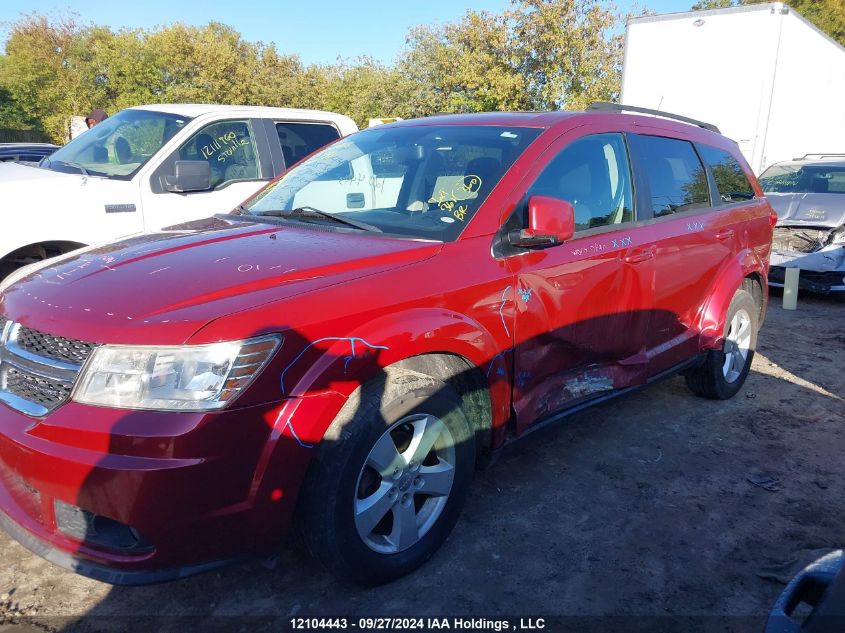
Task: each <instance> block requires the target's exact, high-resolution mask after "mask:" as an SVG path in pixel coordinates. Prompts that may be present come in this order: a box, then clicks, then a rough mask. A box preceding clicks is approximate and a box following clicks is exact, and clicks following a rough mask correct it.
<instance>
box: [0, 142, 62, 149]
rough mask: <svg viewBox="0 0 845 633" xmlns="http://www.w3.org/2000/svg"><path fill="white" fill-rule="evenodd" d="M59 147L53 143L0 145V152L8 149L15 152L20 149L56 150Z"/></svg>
mask: <svg viewBox="0 0 845 633" xmlns="http://www.w3.org/2000/svg"><path fill="white" fill-rule="evenodd" d="M58 147H59V145H54V144H53V143H0V150H3V149H10V150H17V149H22V148H27V149H29V148H33V149H56V148H58Z"/></svg>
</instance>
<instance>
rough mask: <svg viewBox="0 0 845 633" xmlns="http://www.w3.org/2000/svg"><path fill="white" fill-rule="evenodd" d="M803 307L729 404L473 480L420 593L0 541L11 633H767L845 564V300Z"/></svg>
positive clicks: (500, 467)
mask: <svg viewBox="0 0 845 633" xmlns="http://www.w3.org/2000/svg"><path fill="white" fill-rule="evenodd" d="M798 307H799V309H798V310H797V311H795V312H788V311H784V310H783V309H782V308H781V307H780V298H779V297H777V296H773V297H772V299H771V302H770V307H769V314H768V318H767V322H766V325H765V327H764V328H763V331H762V332H761V335H760V340H759V345H758V353H757V356H756V358H755V360H754V365H753V371H752V373H751V375H750V376H749V379H748V381H747V383H746V384H745V387H744V388H743V389H742V391H741V392H740V393H739V394H738V395H737V397H735V398H734V399H733V400H731V401H728V402H712V401H707V400H703V399H699V398H696V397H694V396H692V395H691V394H690V393H689V392H688V391H687V389H686V387H685V385H684V382H683V379H681V378H673V379H671V380H668V381H666V382H663V383H661V384H659V385H655V386H653V387H650V388H648V389H646V390H643V391H641V392H639V393H636V394H634V395H632V396H629V397H626V398H623V399H619V400H617V401H615V402H611V403H608V404H605V405H602V406H599V407H597V408H594V409H591V410H589V411H587V412H584V413H581V414H579V415H577V416H575V417H573V418H570V419H569V420H568V421H567V422H565V423H564V424H562V425H561V426H558V427H557V428H555V429H554V430H552V431H550V432H546V433H542V434H538V436H537V437H534V438H531V439H529V440H527V441H526V442H524V443H523V444H522V445H521V446H519V447H518V448H516V449H515V450H513V451H511V452H509V453H508V454H506V455H505V456H503V457H502V458H501V459H500V460H499V461H497V462H496V463H495V464H494V465H493V466H492V467H490V468H489V469H487V470H486V471H483V472H480V473H478V474H477V476H476V479H475V482H474V488H473V491H472V493H471V497H470V499H469V502H468V505H467V507H466V509H465V511H464V513H463V516H462V518H461V520H460V521H459V523H458V525H457V527H456V529H455V531H454V533H453V534H452V536H451V537H450V538H449V540H448V541H447V542H446V544H445V545H444V547H443V548H442V549H441V550H440V551H439V553H438V554H437V555H436V556H435V557H434V558H433V559H432V560H431V561H430V562H429V563H428V564H426V565H425V566H424V567H423V568H422V569H420V570H418V571H417V572H416V573H415V574H413V575H411V576H410V577H407V578H404V579H401V580H399V581H397V582H394V583H392V584H390V585H387V586H384V587H380V588H377V589H367V590H365V589H361V588H357V587H354V586H349V585H345V584H340V583H338V582H336V581H335V580H333V578H332V577H330V576H329V575H328V574H327V573H325V572H324V571H322V570H321V569H320V568H319V567H318V566H317V565H316V564H315V563H314V562H313V561H311V560H310V559H309V558H308V557H307V555H306V554H304V553H303V552H302V551H301V550H299V549H297V548H295V547H291V548H289V549H288V550H286V551H285V552H284V553H283V554H282V555H281V556H280V557H279V559H278V561H277V564H276V565H275V567H272V568H271V567H270V566H268V565H266V564H261V563H258V562H255V563H246V564H242V565H239V566H234V567H230V568H227V569H224V570H222V571H219V572H214V573H210V574H206V575H202V576H197V577H193V578H189V579H186V580H182V581H177V582H173V583H169V584H165V585H158V586H152V587H140V588H123V587H111V586H109V585H105V584H102V583H99V582H96V581H92V580H88V579H86V578H83V577H81V576H77V575H75V574H73V573H71V572H68V571H65V570H63V569H60V568H58V567H55V566H53V565H51V564H49V563H47V562H45V561H44V560H42V559H40V558H39V557H37V556H35V555H33V554H31V553H30V552H28V551H27V550H25V549H24V548H23V547H21V546H20V545H18V544H17V543H16V542H14V541H12V540H11V539H9V538H8V537H6V536H5V535H2V536H0V631H5V630H12V629H14V630H20V629H22V628H33V629H34V630H51V631H52V630H62V629H64V630H127V629H129V628H132V626H133V625H137V624H139V623H140V624H142V625H143V626H141V628H140V630H149V631H154V630H165V629H167V630H174V631H175V630H195V629H197V628H202V629H204V630H209V629H213V628H215V627H216V626H218V625H219V626H223V627H225V628H234V629H236V630H237V629H241V630H258V629H262V628H263V627H266V628H267V630H282V625H283V624H284V623H285V622H286V621H287V618H288V617H289V616H341V615H342V616H346V617H351V618H357V617H358V616H364V615H367V616H391V615H393V616H409V615H416V616H434V615H449V616H455V615H462V616H472V617H476V618H478V617H482V618H489V619H495V618H497V617H506V618H508V619H509V621H510V622H511V623H515V622H516V621H517V619H518V617H519V616H523V617H538V616H545V617H546V618H549V617H551V616H580V617H579V618H578V619H572V620H559V621H556V622H552V621H549V622H547V623H546V630H575V629H577V626H575V625H576V624H579V623H580V624H589V623H592V624H593V626H594V629H595V630H608V629H609V628H611V627H610V625H611V624H612V622H617V623H619V622H628V623H630V622H639V623H640V624H642V623H646V625H645V627H644V629H643V630H650V631H651V630H683V631H692V630H708V631H709V630H719V631H728V630H743V631H746V630H747V631H761V630H762V626H763V624H764V622H765V616H766V614H767V613H768V610H769V607H770V605H771V604H772V602H773V601H774V600H775V598H776V597H777V596H778V594H779V593H780V592H781V590H782V589H783V582H785V581H786V579H788V578H789V577H791V576H792V575H793V573H795V571H797V570H798V569H799V568H800V567H801V566H803V564H804V563H806V562H809V561H810V560H812V559H814V558H816V557H818V556H820V555H821V554H823V553H825V552H827V551H829V550H830V549H833V548H838V547H842V546H843V545H845V520H843V517H845V494H843V485H845V484H843V482H845V459H843V446H845V437H843V424H845V401H843V397H845V299H843V298H830V297H828V298H825V297H818V296H810V295H807V296H805V295H803V294H802V296H801V299H800V301H799V306H798ZM755 482H756V483H755ZM172 616H214V618H212V619H204V620H200V619H199V618H196V617H193V618H175V617H172ZM221 616H235V617H228V618H226V617H221ZM244 616H274V617H276V618H278V619H277V620H269V621H265V620H257V619H256V620H244V619H243V617H244ZM597 616H619V617H618V618H613V619H609V620H608V619H602V618H601V617H597ZM631 616H634V617H633V618H631ZM672 616H693V617H692V618H691V619H689V620H687V621H686V623H681V624H679V623H678V622H679V621H677V620H673V619H672ZM717 616H718V617H717ZM739 616H744V617H739ZM147 617H157V618H159V619H158V620H145V619H144V618H147ZM23 623H25V626H23ZM199 623H202V626H201V627H199ZM623 629H624V630H632V628H631V627H630V626H625V627H623ZM620 630H622V629H620Z"/></svg>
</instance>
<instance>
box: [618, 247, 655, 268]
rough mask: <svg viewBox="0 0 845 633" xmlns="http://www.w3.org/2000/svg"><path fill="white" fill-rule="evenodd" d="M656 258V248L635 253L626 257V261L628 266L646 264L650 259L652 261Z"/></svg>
mask: <svg viewBox="0 0 845 633" xmlns="http://www.w3.org/2000/svg"><path fill="white" fill-rule="evenodd" d="M653 257H654V248H646V249H644V250H641V251H635V252H633V253H631V254H630V255H625V257H624V260H625V262H627V263H628V264H637V263H639V262H644V261H646V260H648V259H652V258H653Z"/></svg>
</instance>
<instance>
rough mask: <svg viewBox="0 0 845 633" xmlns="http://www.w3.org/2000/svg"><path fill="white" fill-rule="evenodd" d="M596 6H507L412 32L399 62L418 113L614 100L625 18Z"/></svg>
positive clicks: (574, 0)
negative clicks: (409, 83)
mask: <svg viewBox="0 0 845 633" xmlns="http://www.w3.org/2000/svg"><path fill="white" fill-rule="evenodd" d="M611 6H612V5H610V4H608V3H606V2H603V1H601V0H512V4H511V8H510V9H508V10H507V11H504V12H502V13H490V12H486V11H481V12H476V11H469V12H467V13H466V14H465V15H464V17H463V18H462V19H461V20H460V21H458V22H456V23H452V24H445V25H440V24H438V25H434V26H421V27H416V28H414V29H412V30H411V32H410V33H409V36H408V39H407V46H408V50H407V52H406V55H405V56H404V59H403V61H402V62H401V63H400V69H401V71H402V75H403V76H405V77H409V78H411V79H412V84H413V88H412V90H413V92H412V98H411V99H410V102H411V103H412V104H413V105H414V108H415V110H416V112H415V113H416V114H417V115H424V114H432V113H434V112H475V111H481V110H549V109H558V108H571V109H581V108H583V107H584V106H585V105H587V104H589V103H590V102H591V101H595V100H612V99H614V98H616V97H617V96H618V93H619V80H620V71H621V64H622V35H621V33H620V30H621V29H620V27H621V25H622V16H620V15H619V14H617V13H615V12H614V11H613V10H612V9H611Z"/></svg>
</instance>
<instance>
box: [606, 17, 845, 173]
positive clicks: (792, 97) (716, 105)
mask: <svg viewBox="0 0 845 633" xmlns="http://www.w3.org/2000/svg"><path fill="white" fill-rule="evenodd" d="M621 101H622V103H624V104H626V105H632V106H639V107H644V108H652V109H658V110H663V111H666V112H673V113H675V114H682V115H685V116H688V117H692V118H695V119H700V120H702V121H707V122H709V123H713V124H714V125H716V126H717V127H719V128H720V130H721V131H722V134H724V135H725V136H728V137H730V138H732V139H734V140H735V141H736V142H737V143H738V144H739V147H740V149H741V150H742V153H743V154H744V155H745V158H746V159H747V160H748V162H749V164H750V165H751V168H752V169H753V170H754V172H755V173H756V174H758V175H759V174H760V173H761V172H762V171H763V170H764V169H765V168H766V167H768V166H769V165H772V164H773V163H777V162H780V161H783V160H790V159H792V158H795V157H800V156H804V155H805V154H809V153H818V152H831V153H842V152H845V48H843V47H842V46H840V45H839V44H838V43H837V42H835V41H834V40H833V39H831V38H830V37H828V36H827V35H825V34H824V33H822V32H821V31H820V30H819V29H817V28H816V27H815V26H813V25H812V24H811V23H810V22H808V21H807V20H805V19H804V18H803V17H801V16H800V15H799V14H798V13H796V12H795V10H794V9H791V8H790V7H788V6H787V5H785V4H784V3H782V2H771V3H768V4H755V5H750V6H740V7H733V8H729V9H714V10H709V11H691V12H687V13H670V14H666V15H655V16H645V17H639V18H632V19H630V20H629V21H628V26H627V30H626V33H625V60H624V69H623V76H622V95H621Z"/></svg>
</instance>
